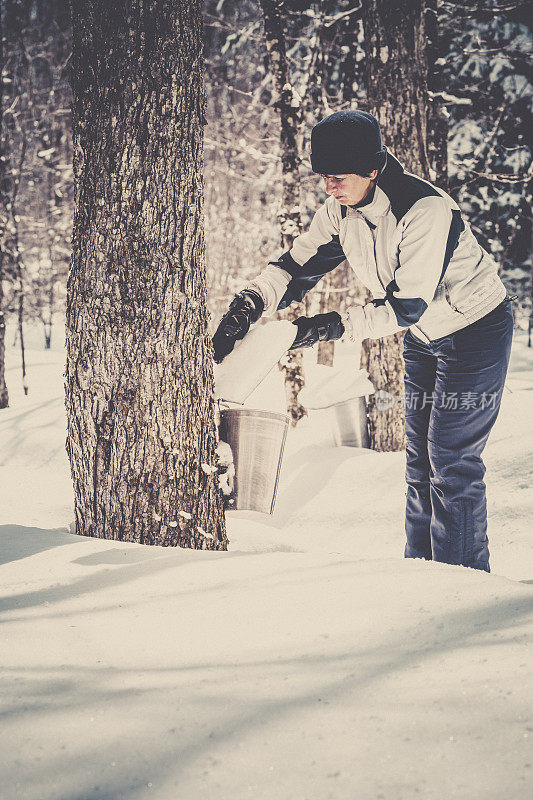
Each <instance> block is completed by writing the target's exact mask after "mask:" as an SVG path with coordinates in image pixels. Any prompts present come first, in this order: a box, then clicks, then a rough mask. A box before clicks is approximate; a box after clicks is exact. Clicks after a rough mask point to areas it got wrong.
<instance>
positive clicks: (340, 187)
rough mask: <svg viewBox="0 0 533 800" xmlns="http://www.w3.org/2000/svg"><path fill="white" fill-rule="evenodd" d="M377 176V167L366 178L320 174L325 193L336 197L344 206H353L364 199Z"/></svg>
mask: <svg viewBox="0 0 533 800" xmlns="http://www.w3.org/2000/svg"><path fill="white" fill-rule="evenodd" d="M377 176H378V171H377V169H375V170H373V172H371V173H370V175H369V176H368V178H363V176H362V175H321V176H320V177H321V178H323V179H324V189H325V191H326V194H330V195H333V197H336V198H337V200H338V201H339V203H341V205H344V206H355V205H356V204H357V203H360V202H361V200H364V199H365V197H366V196H367V194H368V193H369V191H370V190H371V188H372V182H373V181H375V179H376V178H377Z"/></svg>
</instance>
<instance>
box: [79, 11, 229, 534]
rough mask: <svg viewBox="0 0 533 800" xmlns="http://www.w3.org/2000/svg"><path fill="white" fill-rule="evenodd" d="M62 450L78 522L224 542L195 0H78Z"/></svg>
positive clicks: (85, 526) (82, 527)
mask: <svg viewBox="0 0 533 800" xmlns="http://www.w3.org/2000/svg"><path fill="white" fill-rule="evenodd" d="M72 15H73V17H72V22H73V54H72V88H73V134H74V176H75V216H74V231H73V260H72V267H71V273H70V276H69V284H68V298H67V367H66V405H67V418H68V438H67V450H68V453H69V457H70V462H71V469H72V477H73V482H74V490H75V514H76V529H77V532H78V533H80V534H84V535H90V536H98V537H103V538H111V539H120V540H124V541H137V542H141V543H144V544H160V545H179V546H184V547H194V548H202V549H209V550H213V549H214V550H221V549H225V548H226V546H227V539H226V533H225V524H224V517H223V509H222V501H221V495H220V491H219V488H218V484H217V475H216V463H215V447H216V428H215V419H214V400H213V376H212V347H211V341H210V337H209V334H208V325H207V322H208V320H207V304H206V279H205V258H204V237H203V185H202V161H203V125H204V124H205V110H204V109H205V97H204V87H203V58H202V43H203V42H202V18H201V3H200V0H143V2H140V0H134V1H133V2H130V3H119V4H116V5H111V6H110V5H109V4H108V3H107V2H106V0H84V2H82V1H81V0H73V2H72Z"/></svg>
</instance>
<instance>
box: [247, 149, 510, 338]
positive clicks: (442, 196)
mask: <svg viewBox="0 0 533 800" xmlns="http://www.w3.org/2000/svg"><path fill="white" fill-rule="evenodd" d="M345 260H347V261H348V263H349V264H350V266H351V267H352V269H353V271H354V272H355V274H356V275H357V277H358V278H359V280H360V281H361V283H363V284H364V286H366V287H367V288H368V289H369V290H370V291H371V293H372V295H373V298H374V299H373V300H372V302H370V303H367V304H366V305H364V306H353V307H352V308H350V309H349V311H348V315H349V319H350V322H351V326H352V331H353V335H354V337H355V338H358V339H366V338H370V339H378V338H380V337H381V336H387V335H389V334H392V333H396V332H397V331H400V330H403V329H405V328H410V329H411V331H412V332H413V334H414V335H415V336H417V337H418V338H420V339H422V340H423V341H425V342H429V341H432V340H433V339H438V338H440V337H442V336H447V335H448V334H450V333H453V332H454V331H457V330H460V329H461V328H464V327H465V326H466V325H470V323H472V322H475V321H476V320H478V319H480V318H481V317H483V316H485V314H488V313H489V312H490V311H492V310H493V309H494V308H496V306H497V305H499V304H500V303H501V302H502V300H504V298H505V296H506V289H505V286H504V285H503V283H502V281H501V280H500V278H499V277H498V272H497V265H496V263H495V261H494V260H493V258H492V257H491V256H490V255H489V254H488V253H487V252H486V251H485V250H484V249H483V248H482V247H481V246H480V245H479V244H478V242H477V241H476V239H475V237H474V235H473V234H472V231H471V230H470V226H469V225H468V223H465V222H464V221H463V219H462V217H461V212H460V210H459V207H458V206H457V204H456V203H455V201H454V200H453V199H452V198H451V197H450V196H449V195H448V194H446V192H443V191H442V190H440V189H437V188H436V187H434V186H432V185H431V184H430V183H428V182H427V181H424V180H422V179H421V178H417V177H416V176H414V175H411V174H410V173H408V172H405V171H404V169H403V167H402V166H401V164H400V163H399V162H398V161H397V160H396V158H394V156H392V155H391V154H390V153H389V154H388V155H387V164H386V166H385V169H384V170H383V172H382V173H381V175H380V177H379V179H378V183H377V185H376V187H375V191H374V194H373V197H372V199H371V201H370V202H367V204H366V205H361V206H359V207H347V206H341V204H340V203H339V202H338V200H335V198H334V197H329V198H328V200H327V201H326V202H325V203H324V205H323V206H321V208H320V209H319V210H318V211H317V213H316V214H315V216H314V218H313V220H312V222H311V225H310V227H309V230H308V231H306V232H305V233H303V234H301V235H300V236H298V237H296V239H295V240H294V244H293V247H292V248H291V250H289V251H288V252H287V253H284V254H283V255H282V256H281V257H280V258H279V259H278V260H277V261H275V262H272V263H271V264H270V265H269V266H268V267H267V268H266V269H265V270H263V272H261V274H260V275H258V276H257V277H256V278H254V280H253V281H252V282H251V283H249V284H248V286H250V287H251V288H255V289H256V290H257V291H259V293H260V294H261V295H262V297H263V299H264V301H265V312H264V313H266V314H267V315H269V314H273V313H274V312H275V311H276V310H277V309H281V308H285V307H286V306H288V305H289V304H290V303H292V302H295V301H300V300H301V299H302V298H303V296H304V295H305V294H306V292H307V291H309V289H311V288H312V287H313V286H314V285H315V284H316V283H317V282H318V281H319V280H320V278H322V277H323V276H324V275H325V274H326V273H328V272H330V271H331V270H332V269H334V268H335V267H337V266H338V265H339V264H341V263H342V262H343V261H345Z"/></svg>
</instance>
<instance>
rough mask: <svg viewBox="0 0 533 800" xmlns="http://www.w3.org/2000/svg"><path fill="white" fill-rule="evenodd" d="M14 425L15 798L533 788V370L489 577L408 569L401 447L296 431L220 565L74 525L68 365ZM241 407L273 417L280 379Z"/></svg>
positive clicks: (5, 516) (41, 375)
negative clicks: (271, 495)
mask: <svg viewBox="0 0 533 800" xmlns="http://www.w3.org/2000/svg"><path fill="white" fill-rule="evenodd" d="M8 357H9V359H10V369H9V372H8V380H9V388H10V391H11V398H12V403H13V405H12V408H10V409H8V410H5V411H2V412H0V513H1V516H0V543H1V544H0V555H1V558H0V562H2V564H1V566H0V580H1V586H2V590H1V594H0V613H1V614H2V617H3V623H4V627H3V647H2V665H3V679H2V704H3V711H4V717H3V730H2V732H3V737H2V739H3V746H2V748H0V778H1V786H2V797H3V798H5V799H6V800H22V799H25V800H52V799H53V800H104V799H105V800H110V799H111V798H112V799H113V800H115V799H116V800H120V798H132V800H133V799H135V800H137V798H142V800H145V798H146V799H148V798H156V800H193V798H194V800H196V798H201V797H205V798H209V800H230V799H231V800H244V798H254V800H267V799H268V800H272V798H273V797H275V798H277V800H296V799H297V800H300V798H302V799H305V800H326V799H327V798H334V800H355V798H357V800H377V798H384V799H385V800H413V798H415V797H420V798H427V800H433V798H435V800H437V798H439V800H441V798H443V797H445V798H448V797H454V798H461V800H501V798H506V800H522V798H525V797H528V796H529V795H530V794H531V789H532V783H531V780H532V779H531V772H532V766H531V765H532V763H533V762H532V759H531V737H532V736H533V732H532V728H531V720H528V718H527V711H528V707H529V706H530V698H531V659H530V657H528V655H527V651H526V644H527V634H528V631H529V632H530V630H531V609H532V600H533V583H532V581H533V558H532V553H531V547H530V542H529V533H530V527H531V523H530V520H531V512H532V507H533V496H532V490H531V472H532V460H531V452H532V450H533V432H532V430H531V425H530V420H531V412H532V398H533V394H532V390H533V358H532V354H531V351H528V350H527V348H526V347H525V343H524V338H523V337H522V338H520V336H519V337H518V338H517V340H516V342H515V345H514V350H513V362H512V364H513V366H512V371H511V374H510V377H509V380H508V391H506V392H505V394H504V402H503V408H502V413H501V415H500V419H499V420H498V423H497V425H496V428H495V430H494V431H493V434H492V437H491V440H490V442H489V445H488V447H487V450H486V463H487V483H488V492H489V517H490V531H489V535H490V539H491V550H492V569H493V574H491V575H487V574H485V573H478V572H475V571H473V570H467V569H463V568H461V567H450V566H446V565H440V564H432V563H426V562H420V561H405V560H403V559H402V558H401V553H402V548H403V503H404V486H403V463H404V456H403V454H402V453H392V454H377V453H372V452H367V451H362V450H355V449H350V448H330V447H326V446H324V444H323V432H321V431H317V430H315V429H314V428H313V424H312V419H309V420H304V421H303V423H302V424H301V425H300V426H299V427H298V428H297V429H296V430H295V431H291V432H290V434H289V439H288V445H287V452H286V456H285V460H284V467H283V471H282V478H281V486H280V492H279V498H278V503H277V507H276V512H275V514H274V515H273V516H272V517H264V516H260V515H254V514H251V513H244V512H233V513H230V514H228V528H229V535H230V539H231V548H230V551H229V552H228V553H206V552H189V551H182V550H173V549H163V548H147V547H142V546H138V545H132V544H130V545H125V544H121V543H119V542H109V541H101V540H96V539H88V538H82V537H76V536H73V535H71V534H69V533H68V532H67V529H68V525H69V523H70V521H71V520H72V516H73V515H72V496H71V487H70V480H69V474H68V464H67V461H66V457H65V454H64V437H65V426H64V412H63V394H62V393H63V389H62V379H61V373H62V368H63V357H62V355H61V353H60V352H58V353H45V352H43V351H32V352H30V353H29V383H30V391H31V393H30V395H29V396H28V397H24V396H22V395H21V393H20V392H19V390H18V376H17V374H16V366H15V358H14V354H13V353H12V351H11V348H9V349H8ZM248 404H249V405H255V406H256V407H269V408H271V409H272V410H282V407H283V387H282V384H281V375H280V374H279V373H277V371H276V370H274V371H273V372H272V373H271V374H270V376H269V379H268V382H267V384H266V385H263V386H262V387H261V388H260V390H258V391H257V392H255V393H254V394H253V395H252V396H251V398H250V399H249V403H248Z"/></svg>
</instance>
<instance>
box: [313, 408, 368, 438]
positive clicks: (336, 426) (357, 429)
mask: <svg viewBox="0 0 533 800" xmlns="http://www.w3.org/2000/svg"><path fill="white" fill-rule="evenodd" d="M313 416H315V418H317V417H318V418H319V419H320V421H321V423H322V424H323V425H324V427H328V428H329V430H330V433H331V438H332V440H333V443H334V444H335V446H336V447H370V440H369V436H368V422H367V416H366V405H365V398H364V397H352V398H350V399H349V400H343V401H342V402H341V403H334V404H333V405H330V406H325V407H323V408H316V409H313Z"/></svg>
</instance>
